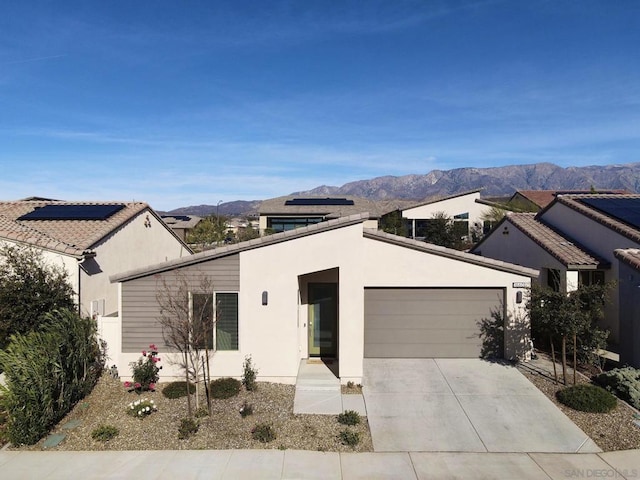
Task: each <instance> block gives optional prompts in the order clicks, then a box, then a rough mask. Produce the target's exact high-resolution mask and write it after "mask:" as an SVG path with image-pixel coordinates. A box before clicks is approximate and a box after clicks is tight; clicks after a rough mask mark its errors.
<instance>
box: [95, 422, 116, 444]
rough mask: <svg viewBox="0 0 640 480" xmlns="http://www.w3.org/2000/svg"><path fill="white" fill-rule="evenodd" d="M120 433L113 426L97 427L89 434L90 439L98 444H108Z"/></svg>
mask: <svg viewBox="0 0 640 480" xmlns="http://www.w3.org/2000/svg"><path fill="white" fill-rule="evenodd" d="M119 433H120V430H118V429H117V428H116V427H114V426H113V425H98V426H97V427H96V428H94V429H93V431H92V432H91V438H93V439H94V440H98V441H99V442H108V441H109V440H111V439H112V438H115V437H116V436H118V434H119Z"/></svg>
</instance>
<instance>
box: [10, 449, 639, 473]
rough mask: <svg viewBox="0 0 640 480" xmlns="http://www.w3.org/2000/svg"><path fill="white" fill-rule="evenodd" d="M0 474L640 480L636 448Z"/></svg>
mask: <svg viewBox="0 0 640 480" xmlns="http://www.w3.org/2000/svg"><path fill="white" fill-rule="evenodd" d="M0 477H1V478H3V479H4V478H6V479H11V480H18V479H38V480H58V479H60V480H74V479H83V480H92V479H134V478H144V479H145V480H154V479H172V480H173V479H180V480H189V479H197V478H203V479H204V478H206V479H212V480H213V479H223V480H226V479H228V480H242V479H251V480H258V479H323V480H331V479H345V480H356V479H363V480H364V479H366V480H369V479H376V478H378V479H396V478H397V479H402V480H412V479H415V480H428V479H429V480H430V479H438V480H446V479H465V478H468V479H474V480H475V479H482V478H491V479H496V478H504V479H509V480H511V479H519V480H528V479H531V480H540V479H563V480H566V479H567V478H616V479H634V478H639V477H640V451H638V450H629V451H623V452H608V453H598V454H552V453H535V454H526V453H436V452H433V453H427V452H420V453H415V452H411V453H407V452H398V453H334V452H330V453H323V452H308V451H298V450H285V451H282V450H197V451H196V450H182V451H124V452H58V451H56V452H13V451H0Z"/></svg>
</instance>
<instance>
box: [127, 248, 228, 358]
mask: <svg viewBox="0 0 640 480" xmlns="http://www.w3.org/2000/svg"><path fill="white" fill-rule="evenodd" d="M203 276H206V278H207V279H208V281H210V282H211V284H212V285H213V289H214V290H215V291H231V292H237V291H239V290H240V255H237V254H236V255H230V256H228V257H222V258H218V259H215V260H211V261H209V262H204V263H200V264H198V265H192V266H189V267H184V268H177V269H175V270H172V271H169V272H165V273H161V274H156V275H150V276H147V277H142V278H137V279H135V280H130V281H127V282H123V284H122V310H121V316H122V351H123V352H124V353H134V352H139V351H140V350H142V349H144V348H147V347H148V346H149V344H151V343H155V344H156V345H157V346H158V347H160V348H161V349H163V350H166V347H165V348H162V347H164V341H163V337H162V328H161V326H160V324H159V323H158V319H159V317H160V307H159V304H158V300H157V296H158V295H167V294H169V292H167V291H166V290H167V289H166V288H165V286H164V285H167V287H168V288H169V289H170V290H171V289H173V290H172V291H173V292H174V294H175V291H176V289H177V285H178V283H179V282H182V281H187V282H188V283H189V285H190V286H191V287H192V291H197V290H198V287H199V285H200V284H201V279H202V278H203Z"/></svg>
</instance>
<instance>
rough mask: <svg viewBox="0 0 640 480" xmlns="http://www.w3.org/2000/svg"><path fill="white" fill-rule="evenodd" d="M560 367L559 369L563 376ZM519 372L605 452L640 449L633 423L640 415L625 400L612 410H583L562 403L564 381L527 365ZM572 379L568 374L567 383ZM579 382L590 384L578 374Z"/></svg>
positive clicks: (638, 431)
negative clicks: (559, 392)
mask: <svg viewBox="0 0 640 480" xmlns="http://www.w3.org/2000/svg"><path fill="white" fill-rule="evenodd" d="M560 368H561V367H560V366H559V367H558V372H559V376H560V378H562V377H561V374H560ZM520 371H521V372H522V373H523V374H524V375H525V376H526V377H527V378H528V379H529V380H530V381H531V383H533V384H534V385H535V386H536V387H537V388H538V389H539V390H540V391H541V392H542V393H544V394H545V395H546V396H547V397H548V398H549V399H550V400H551V401H552V402H553V403H555V404H556V405H557V406H558V407H559V408H560V410H562V411H563V412H564V414H565V415H566V416H567V417H569V418H570V419H571V421H572V422H573V423H575V424H576V425H577V426H578V427H579V428H580V429H581V430H582V431H583V432H584V433H586V434H587V435H588V436H589V437H590V438H591V439H592V440H593V441H594V442H595V443H596V444H597V445H598V446H599V447H600V448H601V449H602V450H603V451H605V452H610V451H614V450H629V449H636V448H640V427H639V426H638V425H636V424H634V420H640V415H638V413H637V412H636V411H635V410H634V409H633V408H631V407H630V406H629V405H627V404H626V403H624V402H622V401H620V400H618V405H617V406H616V408H614V409H613V410H612V411H611V412H609V413H587V412H580V411H578V410H574V409H572V408H569V407H567V406H566V405H563V404H562V403H560V402H559V401H558V399H557V398H556V392H558V391H559V390H561V389H563V388H565V385H563V384H562V383H561V382H559V383H557V384H556V382H555V381H554V379H553V377H551V376H547V375H544V374H540V373H536V372H533V371H532V370H531V369H529V368H527V367H526V365H524V366H523V365H521V366H520ZM572 382H573V377H572V376H571V375H569V382H568V385H572V384H573V383H572ZM577 383H590V380H589V378H587V377H585V376H583V375H577Z"/></svg>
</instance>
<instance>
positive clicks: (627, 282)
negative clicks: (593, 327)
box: [618, 262, 640, 368]
mask: <svg viewBox="0 0 640 480" xmlns="http://www.w3.org/2000/svg"><path fill="white" fill-rule="evenodd" d="M639 287H640V272H638V270H634V269H633V268H631V267H630V266H628V265H627V264H625V263H622V262H620V281H619V283H618V288H619V295H620V363H621V364H622V365H630V366H632V367H636V368H640V295H638V291H639V290H638V288H639Z"/></svg>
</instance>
